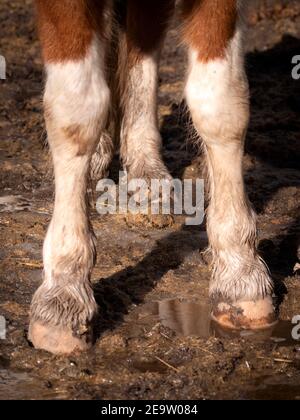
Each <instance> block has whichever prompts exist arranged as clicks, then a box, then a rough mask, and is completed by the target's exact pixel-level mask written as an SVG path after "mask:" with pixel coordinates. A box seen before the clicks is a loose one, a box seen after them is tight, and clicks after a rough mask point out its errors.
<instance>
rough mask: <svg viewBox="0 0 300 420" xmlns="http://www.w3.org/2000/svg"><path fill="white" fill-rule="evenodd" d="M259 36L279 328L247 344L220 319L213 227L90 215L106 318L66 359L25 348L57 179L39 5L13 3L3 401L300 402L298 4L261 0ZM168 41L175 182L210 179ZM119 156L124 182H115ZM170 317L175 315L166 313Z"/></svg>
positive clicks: (0, 211) (7, 46) (266, 195)
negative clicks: (49, 139)
mask: <svg viewBox="0 0 300 420" xmlns="http://www.w3.org/2000/svg"><path fill="white" fill-rule="evenodd" d="M251 3H252V6H251V8H250V9H251V10H250V12H249V16H248V21H249V30H248V33H247V41H246V45H247V51H248V55H247V71H248V74H249V78H250V85H251V97H252V119H251V126H250V130H249V134H248V138H247V146H246V155H245V176H246V181H247V188H248V191H249V194H250V197H251V200H252V202H253V204H254V206H255V208H256V210H257V212H258V225H259V246H260V249H261V252H262V253H263V255H264V257H265V258H266V260H267V261H268V263H269V266H270V269H271V271H272V274H273V277H274V278H275V280H276V284H277V293H278V295H279V298H280V300H282V304H281V320H282V321H281V322H280V324H279V325H278V327H277V328H276V329H275V331H273V332H267V333H265V334H263V335H261V334H260V335H251V334H249V333H247V332H246V333H244V334H236V335H235V336H233V335H229V334H225V333H224V332H222V331H218V330H217V329H216V328H215V327H214V326H213V325H210V322H209V317H208V315H209V304H208V301H207V297H208V283H209V276H210V269H209V266H207V265H206V264H205V262H204V261H203V260H202V258H201V256H200V252H199V251H201V250H202V249H204V248H205V246H206V244H207V238H206V233H205V226H204V225H203V226H201V227H200V228H199V227H184V226H183V225H182V224H181V220H176V221H175V223H174V225H172V226H168V227H166V228H163V229H162V228H160V227H159V226H155V225H148V226H147V225H144V226H137V225H132V224H128V223H127V222H126V220H125V219H124V218H123V217H120V216H109V217H100V216H99V215H98V214H97V213H96V211H95V210H93V212H92V221H93V226H94V230H95V232H96V234H97V237H98V246H97V248H98V262H97V265H96V268H95V270H94V273H93V282H94V284H95V290H96V296H97V300H98V302H99V305H100V309H101V320H100V321H101V322H99V325H98V327H97V337H98V339H97V342H96V344H95V346H94V348H93V349H92V350H91V351H89V352H88V353H87V354H83V355H79V354H74V355H72V356H70V357H55V356H52V355H49V354H48V353H46V352H43V351H36V350H34V349H33V348H32V347H31V346H30V344H29V343H28V341H27V339H26V335H27V327H28V309H29V304H30V300H31V297H32V295H33V293H34V291H35V290H36V288H37V287H38V285H39V284H40V282H41V278H42V258H41V249H42V243H43V238H44V236H45V232H46V228H47V225H48V223H49V221H50V215H51V211H52V199H53V182H52V172H51V165H49V159H48V151H47V147H46V145H45V131H44V123H43V118H42V106H41V96H42V88H43V82H42V80H43V75H42V62H41V57H40V48H39V43H38V41H37V37H36V31H35V23H34V17H33V16H34V15H33V9H32V0H1V3H0V31H1V36H0V53H1V54H2V55H3V56H5V58H6V60H7V79H6V80H5V81H0V100H1V105H0V148H1V153H0V162H1V173H0V243H1V249H0V258H1V269H0V279H1V281H0V315H2V316H4V317H5V318H6V321H7V337H6V340H0V399H13V398H16V399H34V398H38V399H50V398H57V399H58V398H63V399H64V398H69V399H179V398H182V399H190V398H193V399H202V398H203V399H212V398H216V399H224V398H233V399H242V398H243V399H258V398H265V399H277V398H282V399H300V342H297V341H294V340H293V339H292V338H291V329H292V324H291V319H292V318H293V317H294V316H295V315H297V314H300V283H299V280H300V279H299V275H297V271H294V267H295V264H296V263H297V252H296V249H297V235H298V234H299V190H300V184H299V140H300V95H299V91H300V80H299V81H296V80H293V79H292V77H291V69H292V65H291V59H292V57H293V56H294V55H296V54H300V4H299V2H298V1H291V0H290V1H278V0H270V1H253V2H251ZM177 32H178V31H177V30H176V29H173V30H171V31H170V34H169V35H168V40H167V43H166V48H165V54H164V57H163V60H162V66H161V88H160V94H159V102H160V108H159V113H160V123H161V132H162V135H163V139H164V158H165V160H166V162H167V164H168V166H169V168H170V170H171V172H172V173H173V174H174V175H176V176H181V177H190V176H193V177H196V176H200V175H201V170H200V168H201V157H197V156H196V153H195V150H194V149H193V147H192V146H186V137H187V133H186V130H185V128H184V127H185V124H184V118H182V117H180V112H181V110H182V106H181V105H180V104H181V98H182V88H183V80H184V67H185V54H184V51H183V50H182V49H181V48H179V47H178V46H177V44H176V42H175V41H176V34H177ZM117 170H118V160H117V158H116V160H115V162H114V165H113V168H112V172H113V174H116V173H117ZM161 314H163V315H161Z"/></svg>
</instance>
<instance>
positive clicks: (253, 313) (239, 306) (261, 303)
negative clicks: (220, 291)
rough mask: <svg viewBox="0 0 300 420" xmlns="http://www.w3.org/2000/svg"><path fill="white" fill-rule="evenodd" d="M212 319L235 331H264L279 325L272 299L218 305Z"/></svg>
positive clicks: (214, 309)
mask: <svg viewBox="0 0 300 420" xmlns="http://www.w3.org/2000/svg"><path fill="white" fill-rule="evenodd" d="M212 319H213V320H214V321H215V322H217V323H218V324H219V325H221V326H222V327H224V328H229V329H233V330H262V329H267V328H270V327H272V326H273V325H275V324H276V323H277V318H276V313H275V309H274V306H273V300H272V298H271V297H266V298H265V299H260V300H257V301H253V302H252V301H251V302H250V301H248V302H242V301H240V302H236V303H234V304H233V303H223V302H220V303H218V304H216V305H215V306H214V308H213V311H212Z"/></svg>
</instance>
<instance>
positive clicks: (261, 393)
mask: <svg viewBox="0 0 300 420" xmlns="http://www.w3.org/2000/svg"><path fill="white" fill-rule="evenodd" d="M245 397H246V399H251V400H273V401H274V400H288V401H295V400H297V401H298V400H299V401H300V383H299V384H292V383H290V381H288V380H287V378H286V377H283V376H282V375H277V376H266V377H263V378H260V379H258V380H257V381H256V384H255V389H254V390H253V391H250V392H247V393H246V396H245Z"/></svg>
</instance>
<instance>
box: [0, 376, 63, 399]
mask: <svg viewBox="0 0 300 420" xmlns="http://www.w3.org/2000/svg"><path fill="white" fill-rule="evenodd" d="M65 398H67V395H66V394H65V393H64V392H60V391H58V390H57V389H55V388H52V386H51V384H50V383H46V382H43V381H41V380H37V378H34V377H31V376H30V375H29V374H28V373H26V372H12V371H9V370H7V369H2V368H0V400H2V401H3V400H36V399H39V400H46V399H65Z"/></svg>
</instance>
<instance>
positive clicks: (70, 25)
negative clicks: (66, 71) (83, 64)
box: [35, 0, 106, 63]
mask: <svg viewBox="0 0 300 420" xmlns="http://www.w3.org/2000/svg"><path fill="white" fill-rule="evenodd" d="M35 3H36V8H37V16H38V27H39V34H40V39H41V42H42V45H43V55H44V59H45V61H46V62H48V63H49V62H62V61H66V60H80V59H82V58H84V57H85V56H86V53H87V50H88V48H89V46H90V44H91V41H92V37H93V35H94V33H97V34H98V36H104V14H103V11H104V8H105V6H106V0H100V1H99V0H76V1H74V0H49V1H45V0H35Z"/></svg>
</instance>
